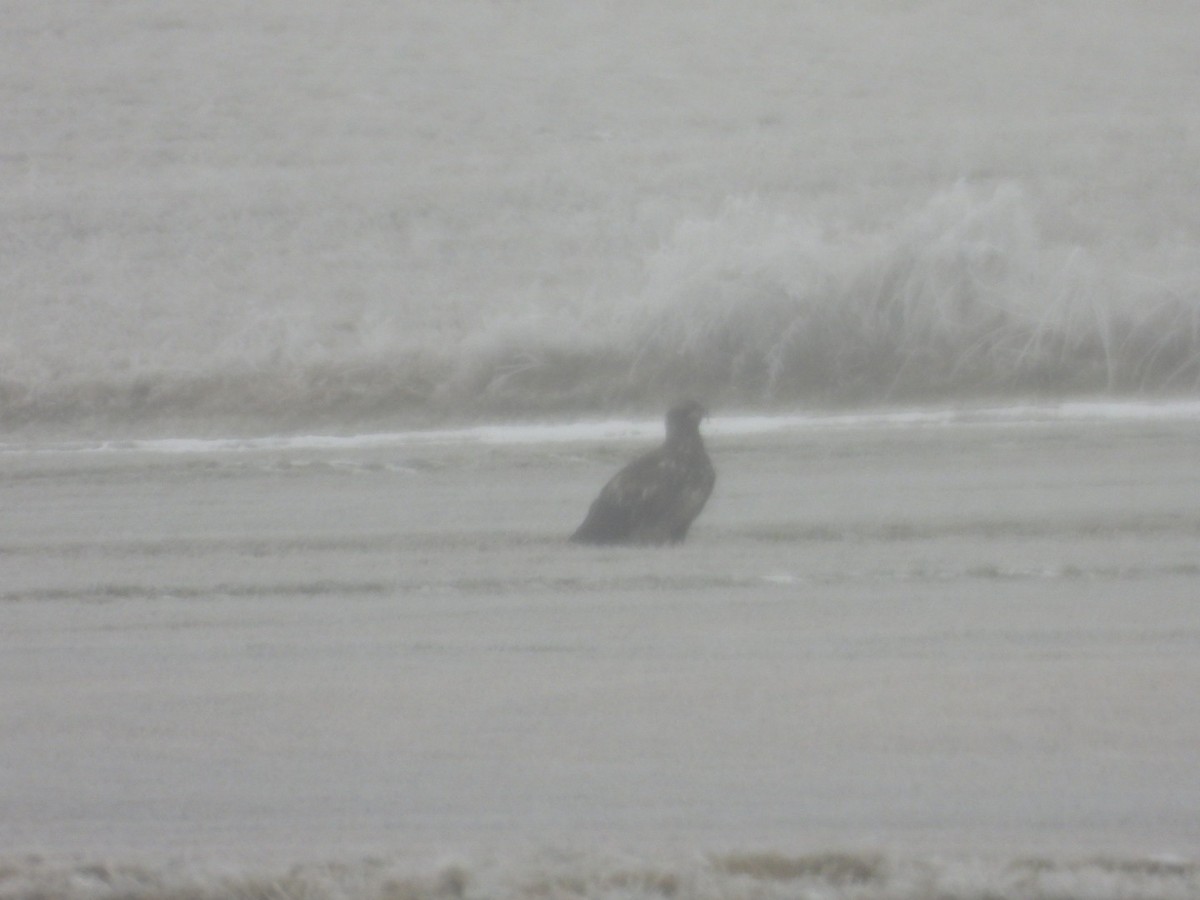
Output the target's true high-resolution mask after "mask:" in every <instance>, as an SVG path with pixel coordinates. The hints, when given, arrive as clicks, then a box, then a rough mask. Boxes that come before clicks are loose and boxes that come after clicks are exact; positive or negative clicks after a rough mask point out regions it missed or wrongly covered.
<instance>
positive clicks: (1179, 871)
mask: <svg viewBox="0 0 1200 900" xmlns="http://www.w3.org/2000/svg"><path fill="white" fill-rule="evenodd" d="M1198 891H1200V867H1198V866H1197V865H1196V864H1194V863H1191V862H1185V861H1180V860H1175V859H1120V858H1109V857H1095V858H1091V859H1085V860H1080V861H1072V860H1068V859H1048V858H1037V859H1018V860H1014V861H1006V862H1004V861H996V860H986V859H983V860H981V859H970V858H959V859H953V858H951V859H900V858H890V857H887V856H884V855H881V854H873V853H863V854H855V853H823V854H812V855H786V854H782V853H775V852H767V853H727V854H715V855H710V856H707V857H701V858H692V859H686V860H682V861H679V860H673V859H664V860H645V859H631V858H630V859H625V858H614V857H608V856H601V855H595V856H584V855H572V854H557V855H554V856H550V855H543V856H542V857H539V858H535V859H526V860H514V859H506V860H492V861H489V862H486V863H469V862H439V863H432V864H430V863H426V864H421V863H419V862H414V861H403V860H388V859H378V858H376V859H369V860H364V861H359V862H353V863H324V864H322V863H307V864H302V865H296V866H294V867H292V868H290V869H287V870H284V871H278V872H246V873H240V874H230V873H229V871H228V870H227V869H225V870H215V871H205V870H204V869H203V868H200V867H197V866H193V865H183V864H174V865H163V866H161V867H153V866H146V865H132V864H114V863H105V862H91V863H83V862H80V863H52V862H49V861H45V860H42V859H38V858H28V859H24V860H18V861H14V862H10V863H7V864H4V863H0V900H33V898H42V897H56V898H61V900H74V898H88V900H117V898H121V900H182V898H187V900H209V898H212V900H216V898H222V900H226V898H252V897H253V898H257V897H262V898H267V897H280V898H282V897H304V898H307V900H334V898H337V900H421V898H442V900H460V898H476V897H480V898H482V897H488V898H495V900H502V898H543V900H559V898H561V900H570V898H601V897H613V898H617V897H620V898H625V900H642V898H652V900H662V898H672V897H688V898H694V900H735V898H759V900H772V898H792V897H814V898H815V897H821V898H828V900H839V898H854V900H883V898H887V900H925V898H930V897H937V898H940V900H980V898H994V900H1006V898H1033V897H1042V898H1064V900H1066V898H1076V897H1079V898H1083V897H1086V898H1089V900H1110V898H1111V900H1118V898H1119V900H1174V898H1185V897H1194V896H1196V894H1197V892H1198Z"/></svg>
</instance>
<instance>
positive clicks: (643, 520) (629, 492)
mask: <svg viewBox="0 0 1200 900" xmlns="http://www.w3.org/2000/svg"><path fill="white" fill-rule="evenodd" d="M704 415H705V413H704V407H702V406H701V405H700V404H699V403H696V402H695V401H688V402H687V403H681V404H680V405H679V406H676V407H673V408H672V409H671V411H670V412H668V413H667V439H666V441H665V442H664V443H663V445H662V446H661V447H659V448H658V449H656V450H652V451H650V452H649V453H647V454H645V455H644V456H640V457H638V458H637V459H635V460H634V461H633V462H631V463H629V465H627V466H625V468H623V469H621V471H619V472H617V474H616V475H614V476H613V477H612V480H611V481H609V482H608V484H606V485H605V486H604V489H603V490H601V491H600V496H599V497H597V498H596V499H595V501H594V502H593V503H592V506H591V508H590V509H589V510H588V514H587V518H585V519H584V520H583V524H582V525H580V526H579V528H578V529H577V530H576V531H575V533H574V534H573V535H572V536H571V540H572V541H575V542H577V543H583V544H667V543H670V544H677V543H679V542H680V541H682V540H683V539H684V538H685V537H687V533H688V528H689V527H691V524H692V520H693V519H695V518H696V516H698V515H699V514H700V510H702V509H703V508H704V504H705V502H706V501H707V500H708V495H709V494H711V493H712V489H713V484H714V482H715V481H716V477H717V476H716V473H715V472H714V471H713V467H712V462H711V461H710V460H709V458H708V453H707V452H705V449H704V441H703V440H702V439H701V437H700V420H701V419H702V418H704Z"/></svg>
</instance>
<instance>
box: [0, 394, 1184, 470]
mask: <svg viewBox="0 0 1200 900" xmlns="http://www.w3.org/2000/svg"><path fill="white" fill-rule="evenodd" d="M1149 422H1164V423H1179V422H1200V400H1191V399H1186V400H1185V399H1172V400H1140V401H1132V400H1123V399H1109V400H1063V401H1055V402H1047V403H1019V404H1011V405H932V406H912V407H907V406H906V407H897V408H887V407H882V408H878V407H877V408H872V409H867V410H860V411H842V412H834V411H822V412H813V413H784V412H781V413H776V414H748V415H739V414H733V415H719V414H718V415H712V416H710V417H709V418H708V419H706V420H705V422H704V424H703V426H702V432H703V433H704V435H705V436H706V437H711V438H731V437H755V436H762V435H770V434H776V433H788V432H803V431H834V430H846V429H866V430H874V429H883V428H900V429H903V428H928V427H953V426H959V425H969V426H1008V425H1013V426H1024V425H1039V424H1043V425H1054V424H1076V423H1080V424H1089V423H1094V424H1100V425H1112V424H1120V423H1128V424H1140V423H1149ZM661 434H662V419H661V417H637V418H626V417H621V418H606V419H578V420H569V421H567V420H563V421H559V420H555V421H549V422H524V423H521V422H517V423H489V424H480V425H468V426H463V427H458V428H428V429H413V430H400V431H377V432H364V433H349V434H345V433H343V434H339V433H311V434H310V433H301V434H293V435H283V434H279V435H263V436H258V437H214V438H191V437H159V438H129V439H96V440H77V441H76V440H47V441H41V440H36V439H34V440H29V441H22V442H4V441H0V458H3V456H5V455H8V454H34V453H37V454H88V453H95V454H115V453H161V454H188V453H241V452H257V451H278V450H315V451H323V450H375V449H390V448H396V449H406V448H413V447H421V446H437V445H480V446H515V445H533V444H570V443H584V442H591V441H613V442H621V441H640V440H648V439H653V438H656V437H659V436H661Z"/></svg>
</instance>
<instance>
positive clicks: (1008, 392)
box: [0, 183, 1200, 430]
mask: <svg viewBox="0 0 1200 900" xmlns="http://www.w3.org/2000/svg"><path fill="white" fill-rule="evenodd" d="M456 303H458V301H456ZM487 306H488V304H487V302H485V301H483V300H481V301H480V302H479V304H478V305H477V306H475V307H471V306H470V305H469V304H468V305H466V306H464V307H463V309H462V310H460V312H459V313H456V314H455V315H448V316H446V317H432V318H431V317H429V316H426V317H424V318H423V319H422V318H421V317H419V316H416V315H415V311H414V310H410V309H407V308H405V306H404V304H403V303H402V302H401V303H397V304H396V305H395V307H393V308H385V307H383V306H380V305H369V304H366V303H360V304H358V305H357V306H353V308H348V307H346V306H345V304H339V303H338V302H337V301H335V300H330V301H329V302H328V303H321V302H313V303H312V304H311V305H309V306H305V305H303V304H299V305H297V306H294V307H278V308H275V309H273V310H270V311H267V310H264V308H262V307H255V306H254V305H253V304H250V305H248V307H247V309H246V310H241V311H239V309H238V306H237V304H234V303H229V304H227V305H223V306H222V308H221V309H220V310H216V311H214V313H213V315H212V316H207V317H205V321H208V320H209V319H211V320H212V321H215V322H219V323H220V324H217V325H211V323H210V327H209V328H208V329H207V330H204V329H195V328H192V327H191V326H190V325H189V323H190V322H192V321H193V318H195V316H197V315H199V314H198V313H195V312H194V311H189V312H184V311H179V312H177V315H178V316H179V317H181V318H179V320H178V321H176V322H175V323H174V325H175V326H176V328H175V330H174V331H173V332H171V337H170V340H166V338H165V337H164V335H165V334H166V333H167V332H168V331H171V329H170V328H168V325H169V324H170V323H169V322H167V323H164V322H161V321H160V322H158V323H157V324H156V325H155V328H154V331H153V333H147V334H142V333H140V332H138V331H137V330H135V329H130V328H129V327H128V326H129V323H128V321H127V319H128V318H129V317H128V316H126V317H125V318H124V319H121V318H120V317H117V318H111V317H103V322H100V321H99V320H98V321H97V322H96V323H94V324H95V326H96V327H95V329H93V330H95V331H99V330H102V329H103V328H109V329H110V330H114V333H113V334H103V335H101V337H103V338H104V340H98V341H95V342H90V343H89V342H84V346H82V347H80V348H78V350H79V352H73V351H72V349H71V347H70V346H67V347H65V348H64V347H63V346H61V345H60V343H55V342H54V341H50V340H48V339H47V340H42V341H40V342H39V341H38V340H35V339H32V338H31V340H29V341H27V342H24V343H21V344H20V345H19V346H18V343H17V342H15V340H14V339H13V338H11V337H10V344H11V346H10V347H9V350H10V351H11V352H9V353H6V354H5V355H4V357H3V359H4V362H3V363H2V364H0V414H2V417H3V420H4V421H5V422H6V423H8V424H9V426H10V427H16V426H20V425H22V424H27V425H33V426H37V425H46V424H50V425H54V424H58V425H62V426H66V427H73V426H78V425H79V424H80V423H85V424H99V425H105V424H113V423H118V424H128V425H133V426H137V425H139V424H146V423H156V422H157V423H163V422H167V423H173V422H175V421H177V420H184V421H189V422H197V421H199V422H206V421H214V420H215V421H217V422H221V423H227V422H229V421H231V420H233V421H237V420H238V419H239V418H244V419H245V421H246V422H247V423H252V425H253V426H254V427H262V426H267V427H271V428H280V427H282V428H288V427H291V428H305V427H313V426H314V425H325V424H337V423H347V424H350V423H353V424H355V425H361V424H362V423H364V422H367V423H370V422H376V423H378V422H396V421H409V422H412V421H415V420H419V419H420V418H422V417H425V418H431V419H445V418H447V417H455V416H462V417H465V416H478V415H481V414H485V415H505V414H539V413H547V412H556V413H561V412H583V411H594V410H598V409H607V410H612V409H615V408H622V407H623V408H644V407H650V406H654V407H657V406H659V405H660V404H661V403H662V402H663V401H664V400H665V399H667V398H670V397H672V396H675V395H677V394H679V393H682V392H687V393H694V394H700V395H703V396H705V397H706V398H708V400H709V402H710V403H711V404H714V405H724V406H741V407H757V408H770V407H780V406H794V405H797V404H818V405H826V406H830V405H840V404H886V403H890V402H917V401H960V400H962V401H970V400H977V399H993V400H994V399H1008V400H1012V399H1027V398H1030V397H1063V396H1072V395H1074V396H1079V395H1090V394H1139V395H1154V396H1165V395H1178V394H1186V393H1195V392H1196V390H1197V388H1200V253H1198V252H1197V251H1195V250H1192V249H1190V248H1183V249H1180V248H1178V247H1159V248H1150V249H1143V250H1134V249H1132V248H1109V249H1104V248H1090V249H1089V248H1086V247H1084V246H1081V245H1078V244H1073V243H1069V242H1063V241H1061V240H1052V239H1049V238H1047V237H1046V236H1045V234H1044V233H1043V229H1042V228H1041V227H1040V226H1039V222H1038V216H1037V210H1036V207H1035V204H1033V203H1032V202H1031V201H1030V199H1029V197H1028V196H1027V195H1026V193H1025V192H1024V191H1023V190H1022V189H1021V188H1020V187H1018V186H1015V185H1011V184H1010V185H1000V186H998V187H990V188H985V187H980V186H975V185H971V184H967V183H960V184H957V185H954V186H952V187H951V188H949V189H947V190H945V191H943V192H942V193H940V194H938V195H936V196H935V197H933V198H932V199H931V200H929V201H928V202H927V203H926V204H924V205H923V206H920V207H918V208H916V209H913V210H911V211H910V212H908V213H907V214H905V215H903V216H901V217H899V218H898V219H896V220H894V221H892V222H888V223H883V224H877V225H876V226H874V227H872V228H862V227H857V228H851V227H848V226H834V225H830V224H826V223H821V222H818V221H816V220H813V219H811V218H806V217H803V216H799V215H796V214H794V213H792V212H788V211H783V210H780V209H777V208H775V207H773V206H772V205H771V204H770V203H768V202H766V201H764V200H762V199H753V198H752V199H741V200H734V201H730V202H728V203H727V204H726V205H725V206H724V208H723V209H722V210H721V211H720V212H719V213H718V214H716V215H715V216H712V217H710V218H707V219H702V220H690V221H685V222H683V223H681V224H680V225H679V226H678V227H677V228H676V230H675V232H674V233H673V235H672V236H671V237H670V238H669V239H668V240H666V241H665V242H664V243H663V245H662V246H660V247H659V248H657V249H656V250H654V251H653V252H651V253H650V254H649V256H648V258H647V260H646V262H645V267H644V278H643V279H642V282H641V287H640V288H638V289H635V290H633V291H630V292H627V293H626V294H624V295H622V296H620V297H616V298H613V297H610V296H605V295H603V294H602V293H600V292H599V291H596V292H593V293H591V294H586V295H583V296H579V297H572V298H558V299H556V300H555V301H553V302H541V303H536V302H531V303H530V304H528V305H526V306H525V307H524V308H521V309H515V310H514V307H513V304H506V310H505V311H504V312H503V313H501V314H495V315H491V316H485V315H483V314H482V310H484V309H486V308H487ZM518 306H519V304H518ZM464 310H465V312H464ZM218 314H219V315H218ZM97 315H98V314H97ZM418 320H419V321H420V322H422V323H423V324H413V325H412V326H411V327H410V324H409V323H415V322H418ZM73 327H75V329H76V331H78V332H79V333H80V334H82V333H83V332H85V331H87V329H86V328H85V327H84V326H83V325H78V326H73ZM164 329H166V330H164ZM214 329H215V330H214ZM19 330H20V329H18V331H19ZM34 337H36V335H34ZM75 340H80V338H79V337H78V336H77V337H76V339H75ZM193 430H194V429H193Z"/></svg>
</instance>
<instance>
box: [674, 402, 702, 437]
mask: <svg viewBox="0 0 1200 900" xmlns="http://www.w3.org/2000/svg"><path fill="white" fill-rule="evenodd" d="M707 416H708V410H706V409H705V408H704V406H703V405H701V404H700V403H699V402H698V401H696V400H684V401H683V402H681V403H676V404H675V405H674V406H672V407H671V408H670V409H669V410H668V411H667V437H671V436H672V435H682V434H693V433H698V432H699V430H700V420H701V419H704V418H706V417H707Z"/></svg>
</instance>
